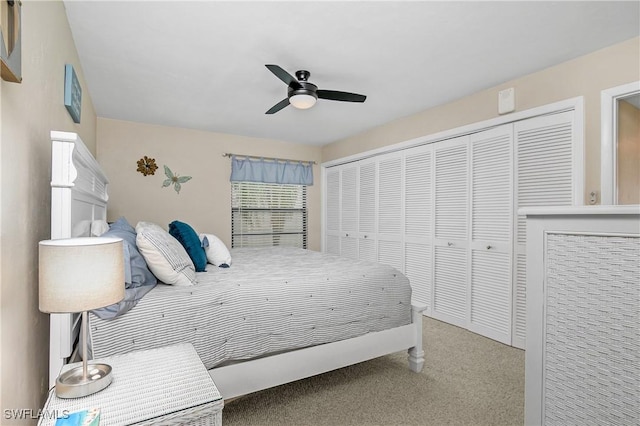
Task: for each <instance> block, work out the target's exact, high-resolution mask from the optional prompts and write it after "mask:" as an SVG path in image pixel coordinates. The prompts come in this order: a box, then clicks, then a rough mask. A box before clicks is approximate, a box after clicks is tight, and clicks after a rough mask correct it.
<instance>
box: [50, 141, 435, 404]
mask: <svg viewBox="0 0 640 426" xmlns="http://www.w3.org/2000/svg"><path fill="white" fill-rule="evenodd" d="M51 140H52V145H53V146H52V156H51V160H52V165H51V167H52V179H51V197H52V200H51V238H52V239H57V238H70V237H78V236H90V225H91V223H92V221H94V220H98V219H102V220H106V217H107V201H108V195H107V184H108V180H107V178H106V176H105V174H104V173H103V172H102V169H101V168H100V165H99V164H98V162H97V161H96V160H95V159H94V158H93V156H92V155H91V153H90V152H89V150H88V149H87V148H86V146H85V145H84V144H83V143H82V141H81V140H80V138H79V137H78V135H77V134H75V133H67V132H51ZM425 308H426V307H424V306H412V323H411V324H409V325H405V326H401V327H397V328H393V329H389V330H384V331H380V332H376V333H369V334H366V335H364V336H360V337H356V338H352V339H348V340H342V341H339V342H335V343H327V344H324V345H319V346H313V347H310V348H305V349H299V350H295V351H291V352H286V353H281V354H278V355H272V356H268V357H264V358H259V359H256V360H252V361H245V362H241V363H237V364H232V365H228V366H224V367H218V368H214V369H211V370H209V374H210V375H211V377H212V378H213V380H214V382H215V383H216V386H217V387H218V389H219V390H220V392H221V394H222V396H223V397H224V398H225V399H229V398H233V397H236V396H240V395H245V394H248V393H251V392H256V391H259V390H262V389H267V388H270V387H273V386H278V385H281V384H284V383H289V382H292V381H295V380H299V379H303V378H305V377H310V376H314V375H316V374H320V373H324V372H327V371H331V370H335V369H337V368H342V367H346V366H348V365H352V364H356V363H359V362H363V361H367V360H370V359H373V358H377V357H379V356H382V355H387V354H391V353H395V352H400V351H403V350H408V352H409V368H410V369H411V370H412V371H415V372H420V371H422V368H423V366H424V351H423V349H422V311H423V310H424V309H425ZM78 335H79V321H78V315H70V314H53V315H51V335H50V349H49V353H50V357H49V359H50V363H49V384H50V386H53V385H54V384H55V380H56V377H57V375H58V373H59V371H60V368H61V367H62V366H63V365H64V364H65V363H67V362H69V359H70V357H71V355H72V353H73V349H74V346H75V344H76V342H77V338H78Z"/></svg>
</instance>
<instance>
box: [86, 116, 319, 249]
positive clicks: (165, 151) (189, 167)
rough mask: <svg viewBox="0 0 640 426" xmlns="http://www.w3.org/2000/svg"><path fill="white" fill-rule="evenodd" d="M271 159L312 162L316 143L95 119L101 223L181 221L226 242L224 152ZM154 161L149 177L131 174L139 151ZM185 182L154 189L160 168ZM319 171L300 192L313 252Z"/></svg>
mask: <svg viewBox="0 0 640 426" xmlns="http://www.w3.org/2000/svg"><path fill="white" fill-rule="evenodd" d="M227 152H230V153H234V154H246V155H257V156H265V157H279V158H288V159H299V160H309V161H312V160H313V161H317V162H318V163H319V162H320V148H319V147H312V146H306V145H301V144H292V143H286V142H280V141H274V140H268V139H257V138H249V137H243V136H234V135H228V134H222V133H212V132H204V131H197V130H189V129H182V128H176V127H165V126H156V125H147V124H140V123H132V122H126V121H118V120H110V119H103V118H99V119H98V161H99V162H100V164H101V165H102V167H103V168H104V170H105V172H106V174H107V176H108V177H109V182H110V183H109V210H108V212H107V215H108V217H109V220H115V219H117V218H118V217H119V216H125V217H126V218H127V220H128V221H129V222H130V223H131V224H132V225H133V226H135V224H136V223H137V222H138V221H140V220H146V221H151V222H156V223H158V224H159V225H161V226H163V227H165V228H166V227H167V226H168V224H169V223H170V222H171V221H173V220H181V221H183V222H187V223H189V224H190V225H191V226H193V227H194V228H195V230H196V231H198V232H208V233H214V234H216V235H218V236H219V237H220V238H221V239H222V240H223V241H224V242H225V244H227V245H228V246H230V245H231V186H230V183H229V175H230V174H231V161H230V159H229V158H226V157H223V156H222V155H223V154H224V153H227ZM145 155H146V156H148V157H152V158H155V160H156V163H157V164H158V167H159V169H158V170H157V171H156V174H155V175H154V176H143V175H142V174H141V173H139V172H137V171H136V167H137V165H136V162H137V161H138V160H139V159H140V158H142V157H143V156H145ZM165 164H166V165H167V166H169V168H170V169H171V170H172V171H173V172H174V173H177V174H179V175H187V176H191V177H192V179H191V180H190V181H189V182H187V183H185V184H184V185H183V186H182V190H181V191H180V194H177V193H176V192H175V191H174V190H173V188H162V182H163V180H164V179H165V175H164V171H163V165H165ZM319 174H320V171H319V166H318V165H316V166H314V179H315V182H316V183H315V185H313V186H311V187H309V190H308V193H307V199H308V209H309V222H308V226H309V240H308V241H309V248H310V249H313V250H320V218H321V216H320V212H321V209H320V202H321V200H320V198H321V192H320V176H319Z"/></svg>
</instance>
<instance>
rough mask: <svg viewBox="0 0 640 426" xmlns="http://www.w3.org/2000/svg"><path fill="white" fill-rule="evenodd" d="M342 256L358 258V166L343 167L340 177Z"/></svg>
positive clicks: (355, 164) (352, 164) (353, 164)
mask: <svg viewBox="0 0 640 426" xmlns="http://www.w3.org/2000/svg"><path fill="white" fill-rule="evenodd" d="M340 199H341V202H340V205H341V207H340V256H342V257H349V258H352V259H357V258H358V165H357V163H351V164H347V165H346V166H342V170H341V177H340Z"/></svg>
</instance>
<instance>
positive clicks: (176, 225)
mask: <svg viewBox="0 0 640 426" xmlns="http://www.w3.org/2000/svg"><path fill="white" fill-rule="evenodd" d="M169 234H171V236H172V237H174V238H175V239H176V240H178V241H179V242H180V244H182V247H184V249H185V250H186V251H187V254H188V255H189V257H190V258H191V260H192V261H193V265H194V266H195V267H196V272H204V271H206V268H207V254H206V253H205V251H204V248H203V247H202V243H201V242H200V238H198V234H196V231H194V230H193V228H192V227H191V226H190V225H189V224H187V223H184V222H180V221H177V220H174V221H173V222H171V223H170V224H169Z"/></svg>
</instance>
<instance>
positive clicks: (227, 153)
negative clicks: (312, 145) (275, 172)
mask: <svg viewBox="0 0 640 426" xmlns="http://www.w3.org/2000/svg"><path fill="white" fill-rule="evenodd" d="M234 155H235V156H236V157H245V158H255V159H256V160H260V159H263V160H270V161H291V162H292V163H309V164H318V163H316V162H315V161H310V160H291V159H288V158H276V157H260V156H258V155H244V154H232V153H230V152H226V153H224V154H222V156H223V157H229V158H231V157H232V156H234Z"/></svg>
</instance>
